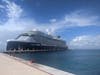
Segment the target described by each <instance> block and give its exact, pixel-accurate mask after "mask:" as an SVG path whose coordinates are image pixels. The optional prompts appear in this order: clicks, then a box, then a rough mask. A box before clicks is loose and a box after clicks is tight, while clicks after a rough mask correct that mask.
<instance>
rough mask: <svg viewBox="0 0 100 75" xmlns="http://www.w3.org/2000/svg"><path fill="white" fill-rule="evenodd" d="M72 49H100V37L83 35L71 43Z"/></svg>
mask: <svg viewBox="0 0 100 75" xmlns="http://www.w3.org/2000/svg"><path fill="white" fill-rule="evenodd" d="M69 47H70V48H72V49H100V35H96V36H90V35H82V36H78V37H75V38H74V39H72V40H71V41H70V43H69Z"/></svg>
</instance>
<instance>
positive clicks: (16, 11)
mask: <svg viewBox="0 0 100 75" xmlns="http://www.w3.org/2000/svg"><path fill="white" fill-rule="evenodd" d="M99 3H100V0H0V49H1V50H5V48H6V40H8V39H13V38H15V37H16V36H18V35H19V34H21V33H23V32H26V31H29V30H40V31H43V32H47V33H49V34H51V35H56V36H57V35H60V36H61V38H62V39H64V40H66V42H67V45H68V47H69V48H70V49H100V14H99V13H100V4H99Z"/></svg>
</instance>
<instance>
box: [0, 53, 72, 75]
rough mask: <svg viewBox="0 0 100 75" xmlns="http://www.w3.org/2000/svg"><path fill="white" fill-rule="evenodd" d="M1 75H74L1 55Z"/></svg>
mask: <svg viewBox="0 0 100 75" xmlns="http://www.w3.org/2000/svg"><path fill="white" fill-rule="evenodd" d="M0 75H74V74H72V73H69V72H64V71H61V70H57V69H54V68H51V67H48V66H44V65H40V64H37V63H30V62H28V61H24V60H21V59H20V58H16V57H12V56H9V55H6V54H3V53H0Z"/></svg>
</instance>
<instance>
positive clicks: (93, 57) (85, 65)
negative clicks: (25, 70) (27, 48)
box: [14, 50, 100, 75]
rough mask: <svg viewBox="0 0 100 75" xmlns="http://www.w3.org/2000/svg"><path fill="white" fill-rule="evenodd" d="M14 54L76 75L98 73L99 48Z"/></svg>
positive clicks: (97, 74) (96, 74)
mask: <svg viewBox="0 0 100 75" xmlns="http://www.w3.org/2000/svg"><path fill="white" fill-rule="evenodd" d="M14 56H17V57H20V58H23V59H25V60H29V61H30V60H33V61H35V62H37V63H40V64H43V65H47V66H51V67H54V68H58V69H61V70H64V71H68V72H71V73H74V74H76V75H100V50H67V51H57V52H35V53H16V54H14Z"/></svg>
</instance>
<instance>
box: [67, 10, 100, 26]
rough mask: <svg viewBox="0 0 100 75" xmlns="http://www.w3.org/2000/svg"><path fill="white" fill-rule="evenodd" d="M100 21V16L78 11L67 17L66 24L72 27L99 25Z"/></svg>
mask: <svg viewBox="0 0 100 75" xmlns="http://www.w3.org/2000/svg"><path fill="white" fill-rule="evenodd" d="M99 19H100V18H99V16H95V15H93V14H91V13H90V12H87V11H83V10H78V11H75V12H73V13H71V14H69V15H66V16H65V21H66V23H69V25H71V26H90V25H98V24H100V22H99Z"/></svg>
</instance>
